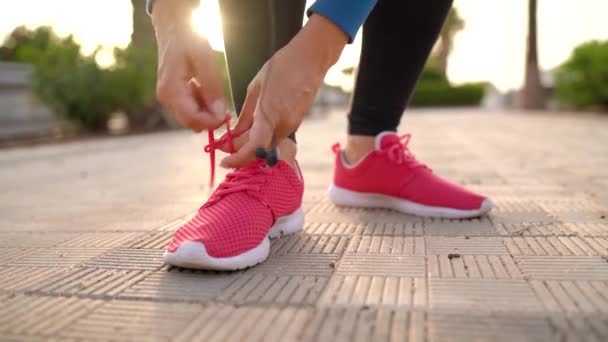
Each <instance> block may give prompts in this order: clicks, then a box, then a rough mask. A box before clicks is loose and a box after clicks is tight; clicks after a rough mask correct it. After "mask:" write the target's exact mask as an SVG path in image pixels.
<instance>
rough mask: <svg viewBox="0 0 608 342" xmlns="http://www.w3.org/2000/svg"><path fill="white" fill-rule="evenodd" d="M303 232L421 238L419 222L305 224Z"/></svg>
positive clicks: (421, 230) (421, 232) (421, 231)
mask: <svg viewBox="0 0 608 342" xmlns="http://www.w3.org/2000/svg"><path fill="white" fill-rule="evenodd" d="M304 232H306V233H308V234H323V235H340V236H344V235H379V236H384V235H388V236H412V235H415V236H421V235H423V228H422V223H421V222H416V223H335V222H334V223H315V222H307V223H306V224H305V225H304Z"/></svg>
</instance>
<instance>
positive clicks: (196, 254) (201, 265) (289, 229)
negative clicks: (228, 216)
mask: <svg viewBox="0 0 608 342" xmlns="http://www.w3.org/2000/svg"><path fill="white" fill-rule="evenodd" d="M303 226H304V210H302V208H300V209H298V210H296V211H295V212H293V214H290V215H287V216H283V217H280V218H278V219H277V221H276V222H275V223H274V225H273V226H272V228H271V229H270V231H269V232H268V234H267V235H266V237H265V238H264V239H263V240H262V242H260V244H259V245H257V246H256V247H254V248H252V249H250V250H248V251H247V252H244V253H241V254H239V255H235V256H231V257H226V258H215V257H212V256H210V255H209V254H208V253H207V250H206V249H205V246H204V245H203V244H202V243H200V242H194V241H189V242H185V243H183V244H182V245H181V246H179V248H178V249H177V250H176V251H175V252H173V253H171V252H165V255H164V256H163V260H164V261H165V263H167V264H169V265H173V266H179V267H184V268H194V269H201V270H218V271H236V270H240V269H243V268H247V267H251V266H254V265H257V264H259V263H261V262H262V261H264V260H266V258H268V254H270V239H273V238H276V237H281V236H283V235H289V234H293V233H297V232H299V231H300V230H302V227H303Z"/></svg>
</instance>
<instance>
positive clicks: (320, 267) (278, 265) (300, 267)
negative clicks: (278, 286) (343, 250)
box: [246, 254, 340, 277]
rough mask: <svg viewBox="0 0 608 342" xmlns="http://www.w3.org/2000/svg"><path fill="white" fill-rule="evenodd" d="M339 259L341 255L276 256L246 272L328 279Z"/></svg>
mask: <svg viewBox="0 0 608 342" xmlns="http://www.w3.org/2000/svg"><path fill="white" fill-rule="evenodd" d="M339 258H340V255H339V254H284V255H276V254H275V255H271V256H270V257H269V258H268V259H267V260H266V261H265V262H263V263H261V264H259V265H257V266H255V267H252V268H250V269H248V270H247V271H246V272H247V273H262V274H280V275H294V276H298V275H301V276H320V277H328V276H330V275H331V274H332V273H333V272H334V269H335V268H336V264H337V261H338V259H339Z"/></svg>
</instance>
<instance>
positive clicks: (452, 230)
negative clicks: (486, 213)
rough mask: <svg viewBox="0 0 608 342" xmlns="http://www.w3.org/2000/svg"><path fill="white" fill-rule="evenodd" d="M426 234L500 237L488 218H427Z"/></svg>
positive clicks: (425, 224)
mask: <svg viewBox="0 0 608 342" xmlns="http://www.w3.org/2000/svg"><path fill="white" fill-rule="evenodd" d="M423 226H424V233H425V235H427V236H463V235H466V236H487V235H492V236H495V235H498V234H497V231H496V228H495V227H494V225H493V223H492V221H490V219H489V218H488V217H483V218H477V219H470V220H449V219H434V218H425V219H424V222H423Z"/></svg>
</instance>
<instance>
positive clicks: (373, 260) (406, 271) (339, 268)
mask: <svg viewBox="0 0 608 342" xmlns="http://www.w3.org/2000/svg"><path fill="white" fill-rule="evenodd" d="M336 274H340V275H368V276H374V275H377V276H410V277H412V276H413V277H422V276H424V274H425V259H424V257H423V256H401V255H393V254H369V253H365V254H363V253H361V254H360V253H356V254H346V255H345V256H344V257H343V258H342V259H341V260H340V262H339V263H338V264H337V265H336Z"/></svg>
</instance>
